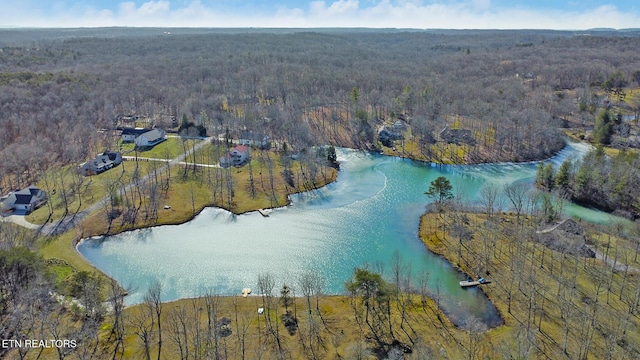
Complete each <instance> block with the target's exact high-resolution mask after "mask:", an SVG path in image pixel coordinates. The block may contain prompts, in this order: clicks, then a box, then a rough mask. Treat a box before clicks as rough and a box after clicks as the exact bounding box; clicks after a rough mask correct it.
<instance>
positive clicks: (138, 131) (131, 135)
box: [120, 128, 152, 142]
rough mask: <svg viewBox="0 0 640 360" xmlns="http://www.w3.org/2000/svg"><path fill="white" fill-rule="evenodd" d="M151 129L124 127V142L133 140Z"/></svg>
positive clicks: (121, 134)
mask: <svg viewBox="0 0 640 360" xmlns="http://www.w3.org/2000/svg"><path fill="white" fill-rule="evenodd" d="M151 130H152V129H146V128H123V129H122V133H120V136H122V142H133V141H134V140H135V139H136V138H137V137H138V136H140V135H142V134H144V133H146V132H148V131H151Z"/></svg>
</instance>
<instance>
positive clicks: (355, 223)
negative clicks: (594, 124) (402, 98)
mask: <svg viewBox="0 0 640 360" xmlns="http://www.w3.org/2000/svg"><path fill="white" fill-rule="evenodd" d="M585 151H586V149H585V148H584V147H582V146H581V145H575V144H574V145H571V146H569V147H568V148H567V149H565V150H564V151H563V152H561V153H560V154H559V155H558V156H556V157H555V158H554V159H552V160H551V161H553V162H554V163H558V164H559V163H561V162H562V161H564V159H566V158H568V157H571V156H574V157H579V156H581V155H582V154H583V153H584V152H585ZM339 159H340V161H341V163H342V167H343V170H342V171H341V172H340V175H339V177H338V181H337V182H335V183H333V184H330V185H329V186H326V187H324V188H322V189H320V190H317V191H312V192H308V193H305V194H299V195H295V196H293V197H292V206H290V207H286V208H281V209H275V210H274V211H273V212H272V213H271V215H270V217H268V218H264V217H262V216H261V215H259V214H258V213H250V214H245V215H241V216H235V215H233V214H230V213H229V212H227V211H224V210H221V209H216V208H209V209H205V210H204V211H203V212H202V213H201V214H200V215H198V216H197V217H196V218H195V219H194V220H192V221H190V222H188V223H185V224H182V225H172V226H160V227H156V228H151V229H144V230H136V231H131V232H127V233H123V234H120V235H117V236H113V237H110V238H108V240H107V241H93V240H87V241H84V242H82V243H81V244H80V245H79V246H78V249H79V251H80V252H81V253H82V255H84V256H85V257H86V258H87V260H88V261H90V262H91V263H92V264H94V265H95V266H96V267H98V268H99V269H101V270H103V271H104V272H105V273H107V274H108V275H109V276H111V277H113V278H115V279H116V280H117V281H118V282H119V283H121V284H122V285H124V286H131V287H133V288H134V289H136V290H137V291H134V292H132V294H131V295H130V296H129V298H128V299H127V301H128V303H137V302H140V301H141V300H142V296H143V294H144V292H145V291H146V288H147V286H148V284H150V283H151V282H152V281H154V280H159V281H160V282H161V284H162V286H163V292H164V294H163V295H164V296H163V298H164V299H165V300H173V299H178V298H186V297H194V296H198V295H201V294H203V293H205V292H206V291H213V292H215V293H217V294H222V295H225V294H226V295H229V294H237V293H239V292H240V290H241V289H242V288H243V287H253V288H256V285H255V284H256V282H257V277H258V275H259V274H262V273H267V272H268V273H270V274H272V275H273V276H274V277H275V279H276V284H278V286H281V285H282V284H285V283H286V284H288V285H290V286H292V287H294V288H295V287H296V285H297V282H298V279H299V278H300V277H301V276H302V274H304V273H306V272H316V273H320V274H322V275H323V277H324V279H325V284H326V286H325V290H326V291H327V292H328V293H333V294H337V293H343V292H344V283H345V281H347V280H348V279H349V278H350V277H351V275H352V272H353V269H354V268H355V267H359V266H363V265H364V264H375V263H388V261H389V260H390V258H391V256H392V254H393V253H394V252H396V251H397V252H398V253H400V254H401V256H402V257H403V259H404V260H405V262H406V263H407V264H409V265H410V267H411V269H412V273H413V274H415V276H414V278H415V279H416V281H417V278H418V276H419V274H421V273H428V274H429V283H428V286H429V289H430V293H431V295H432V296H433V297H437V299H438V301H439V302H440V303H441V304H442V306H443V308H444V309H445V312H447V313H448V314H449V316H450V317H451V318H452V319H454V320H457V322H458V323H460V324H462V323H464V322H465V321H466V320H468V319H470V318H473V317H476V318H480V319H482V320H483V321H484V322H485V323H487V324H488V325H496V324H497V323H498V322H499V321H500V318H499V317H498V316H497V314H496V311H495V308H494V307H493V305H492V304H491V303H490V302H489V301H487V300H486V298H485V297H484V296H483V295H482V293H481V292H480V291H478V290H477V289H461V288H460V286H459V285H458V282H459V281H460V280H461V279H463V276H462V275H461V274H459V273H458V272H456V271H455V270H454V269H453V267H452V266H451V265H450V264H449V263H448V262H446V261H444V260H443V259H442V258H440V257H439V256H435V255H434V254H432V253H430V252H428V251H427V250H426V249H425V247H424V245H423V244H422V243H421V242H420V240H419V238H418V234H417V232H418V223H419V218H420V215H421V214H422V213H423V212H424V209H425V205H427V201H428V199H427V197H426V196H425V195H424V194H423V193H424V191H425V190H426V189H427V188H428V186H429V183H430V182H431V181H433V180H434V179H435V178H436V177H438V176H441V175H445V176H447V177H448V178H449V179H450V180H451V181H452V183H453V185H454V188H455V189H458V190H459V191H464V192H465V195H466V197H467V198H468V199H469V200H470V201H474V200H476V199H477V197H478V193H479V190H480V189H481V188H482V186H486V185H487V184H494V185H496V184H497V185H500V184H504V183H510V182H514V181H532V179H533V177H534V175H535V169H536V165H535V164H533V163H531V164H488V165H475V166H442V167H433V166H430V165H429V164H420V163H416V162H413V161H408V160H404V159H399V158H391V157H382V156H378V155H369V154H364V153H361V152H357V151H352V150H340V151H339Z"/></svg>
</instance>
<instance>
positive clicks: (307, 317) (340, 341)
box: [124, 296, 479, 359]
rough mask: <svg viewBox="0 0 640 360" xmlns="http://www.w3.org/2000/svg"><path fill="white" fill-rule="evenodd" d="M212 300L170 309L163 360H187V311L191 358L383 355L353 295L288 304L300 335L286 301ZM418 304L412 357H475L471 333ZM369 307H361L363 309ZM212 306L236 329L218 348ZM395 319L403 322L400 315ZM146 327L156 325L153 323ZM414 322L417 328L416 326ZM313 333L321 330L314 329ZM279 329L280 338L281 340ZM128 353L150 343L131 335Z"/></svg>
mask: <svg viewBox="0 0 640 360" xmlns="http://www.w3.org/2000/svg"><path fill="white" fill-rule="evenodd" d="M316 300H317V303H316ZM209 301H210V302H209V304H210V305H213V306H210V307H207V301H206V299H205V298H198V299H185V300H179V301H175V302H171V303H166V304H164V305H163V318H162V324H164V326H163V344H162V356H161V358H162V359H175V358H180V352H179V347H178V346H177V343H176V341H175V338H176V334H178V333H177V332H176V331H175V330H173V329H172V328H171V325H170V324H173V322H174V321H175V320H176V319H177V317H178V314H180V313H181V312H182V311H184V314H182V315H180V317H181V318H183V319H184V320H185V321H186V327H185V328H182V329H181V331H184V330H186V333H187V334H189V335H190V336H189V340H188V341H187V342H186V343H185V344H183V346H185V347H188V348H189V352H190V354H191V356H196V357H197V356H198V355H196V354H199V355H200V354H205V353H206V352H207V351H210V352H212V353H216V352H217V353H218V354H220V355H221V356H223V357H224V358H227V359H242V358H247V359H258V358H265V359H272V358H277V357H278V354H280V356H284V357H285V358H290V359H306V358H312V357H314V356H315V357H316V358H322V359H356V358H361V359H374V358H375V357H374V353H373V350H372V342H371V341H370V340H371V339H366V338H365V337H364V336H363V333H362V332H361V331H360V328H359V327H358V326H357V325H356V324H355V320H354V319H355V317H354V310H353V308H352V306H351V298H350V297H348V296H320V297H319V298H317V299H316V298H315V297H311V298H310V303H308V302H307V299H306V298H304V297H299V298H295V299H294V302H293V303H292V304H291V305H290V306H289V307H288V309H289V311H290V312H291V314H292V315H294V316H295V317H296V319H297V320H298V323H297V328H295V329H294V330H295V331H294V332H293V334H290V333H289V332H288V331H287V329H286V328H285V327H284V325H283V322H282V320H281V318H280V317H281V315H282V314H284V313H285V308H284V307H283V306H282V304H281V303H279V302H278V297H272V298H270V299H269V298H266V297H265V298H263V297H261V296H249V297H247V298H242V297H230V296H228V297H217V296H213V297H210V298H209ZM357 301H360V300H357ZM412 303H413V305H412V306H411V307H410V308H409V309H408V316H407V317H408V318H410V320H408V321H407V322H406V323H405V324H404V328H405V330H406V331H407V332H408V333H410V334H411V336H412V338H413V339H414V343H413V344H411V346H412V350H413V353H412V354H406V355H405V356H406V358H407V359H427V358H432V357H433V356H446V357H448V358H455V359H459V358H468V356H469V354H468V351H467V349H465V346H466V345H467V343H468V342H469V339H468V336H467V334H466V333H465V332H464V331H462V330H460V329H456V328H455V327H453V326H452V325H451V324H450V323H449V322H448V321H447V319H446V318H444V317H443V315H442V314H441V313H440V312H439V311H438V310H437V309H436V308H435V304H434V303H433V302H432V301H431V300H427V301H426V302H425V303H424V304H423V303H421V301H420V299H419V296H416V297H414V298H413V300H412ZM309 305H310V306H309ZM361 305H362V304H361V303H358V306H361ZM393 305H394V306H395V304H393ZM260 307H262V308H264V309H265V312H264V313H263V314H258V312H257V309H258V308H260ZM208 309H212V311H211V312H210V313H212V314H213V320H214V321H220V320H222V319H224V318H226V319H229V320H230V324H229V326H228V328H229V330H231V332H230V334H229V333H228V336H225V337H219V338H218V342H217V347H216V344H215V342H214V341H213V340H214V339H213V336H211V337H209V336H206V335H204V334H207V332H208V327H207V324H208V318H207V313H208V311H207V310H208ZM396 310H397V309H396V308H395V307H394V308H393V309H392V311H393V312H394V314H395V315H397V313H396ZM144 311H146V309H145V307H144V306H141V305H138V306H134V307H131V308H128V309H127V311H126V316H127V317H128V318H130V319H138V318H139V317H140V315H141V314H142V313H143V312H144ZM320 314H321V316H319V315H320ZM269 320H270V322H271V324H272V326H271V328H270V327H269V325H268V321H269ZM395 320H398V321H399V316H398V317H397V318H396V319H395ZM146 324H147V325H148V324H149V322H147V323H146ZM408 324H410V325H411V327H413V328H412V329H410V328H409V327H408ZM196 325H197V327H196ZM362 325H363V326H365V327H366V325H364V324H362ZM394 325H397V326H398V328H397V330H396V331H397V334H398V337H399V338H402V339H403V340H402V341H403V342H404V341H406V342H408V343H410V342H409V341H408V340H406V335H404V334H403V330H401V329H400V327H399V323H395V324H394ZM138 326H139V324H135V323H133V322H128V323H127V329H126V332H127V333H129V334H132V333H134V332H136V330H137V329H139V327H138ZM271 329H273V331H271ZM311 329H315V330H313V331H311ZM196 331H199V333H200V334H202V335H203V336H204V338H205V339H209V340H211V341H210V342H209V343H207V342H206V341H202V342H201V343H197V341H196V340H195V337H194V335H195V334H196ZM365 331H366V330H365ZM276 332H277V334H278V335H277V339H278V340H276ZM157 340H158V338H157V336H152V337H151V353H152V354H155V353H156V351H157ZM477 340H479V339H474V341H477ZM125 349H126V353H125V356H124V358H125V359H137V358H140V357H141V356H144V346H143V342H142V341H140V339H139V338H137V337H135V336H128V337H127V338H126V341H125ZM183 350H184V349H183ZM243 353H244V356H243ZM223 354H224V355H223ZM445 354H446V355H445ZM474 355H475V354H474Z"/></svg>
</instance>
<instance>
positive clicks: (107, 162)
mask: <svg viewBox="0 0 640 360" xmlns="http://www.w3.org/2000/svg"><path fill="white" fill-rule="evenodd" d="M121 162H122V154H121V153H120V152H117V151H105V152H103V153H102V154H98V155H96V157H94V158H93V159H91V160H89V161H87V162H84V163H82V164H80V166H79V168H80V173H81V174H82V175H84V176H88V175H94V174H101V173H103V172H105V171H107V170H109V169H111V168H113V167H115V166H118V165H120V163H121Z"/></svg>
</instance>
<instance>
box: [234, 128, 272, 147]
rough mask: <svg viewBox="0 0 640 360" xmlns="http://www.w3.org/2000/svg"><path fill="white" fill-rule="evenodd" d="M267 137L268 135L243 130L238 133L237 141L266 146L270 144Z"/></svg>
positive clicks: (243, 143)
mask: <svg viewBox="0 0 640 360" xmlns="http://www.w3.org/2000/svg"><path fill="white" fill-rule="evenodd" d="M269 139H270V138H269V136H267V135H265V134H261V133H254V132H250V131H243V132H242V133H241V134H240V139H238V142H239V143H240V144H241V145H255V146H257V147H260V148H268V147H269V146H270V144H269Z"/></svg>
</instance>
